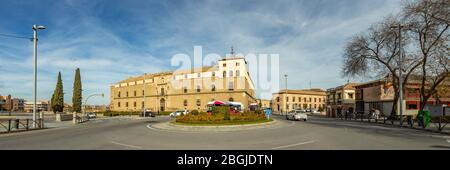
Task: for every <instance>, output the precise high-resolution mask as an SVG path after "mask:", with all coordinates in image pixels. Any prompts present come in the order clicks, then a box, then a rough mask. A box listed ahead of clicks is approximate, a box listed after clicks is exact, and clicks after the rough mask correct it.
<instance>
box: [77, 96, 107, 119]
mask: <svg viewBox="0 0 450 170" xmlns="http://www.w3.org/2000/svg"><path fill="white" fill-rule="evenodd" d="M92 96H102V97H105V94H103V93H101V94H91V95H89V96H88V97H87V98H86V100H85V101H84V115H86V106H87V102H88V100H89V98H91V97H92ZM82 117H83V115H81V117H80V118H82Z"/></svg>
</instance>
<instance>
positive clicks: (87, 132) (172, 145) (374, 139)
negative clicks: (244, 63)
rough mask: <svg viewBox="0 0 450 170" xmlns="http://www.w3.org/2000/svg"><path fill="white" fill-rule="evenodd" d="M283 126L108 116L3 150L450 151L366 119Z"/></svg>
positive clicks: (21, 136)
mask: <svg viewBox="0 0 450 170" xmlns="http://www.w3.org/2000/svg"><path fill="white" fill-rule="evenodd" d="M273 117H274V118H275V119H276V120H277V121H280V122H282V123H283V126H280V127H277V128H270V129H253V130H242V131H233V132H183V131H164V130H158V129H152V128H149V127H148V125H149V124H155V123H158V122H165V121H169V119H170V118H168V117H157V118H145V119H134V118H120V117H117V118H105V119H98V120H95V121H91V122H88V123H84V124H81V125H77V126H70V127H63V128H54V129H46V130H37V131H30V132H21V133H14V134H4V135H0V149H151V150H155V149H156V150H158V149H169V150H171V149H194V150H199V149H239V150H240V149H244V150H248V149H250V150H253V149H258V150H259V149H262V150H271V149H438V150H441V149H450V143H449V142H450V137H449V136H446V135H440V134H433V133H430V132H425V131H419V130H413V129H405V128H398V127H390V126H388V125H374V124H368V123H361V122H349V121H342V120H334V119H326V118H319V117H310V120H309V121H307V122H303V121H295V122H294V121H287V120H284V119H282V117H277V116H273Z"/></svg>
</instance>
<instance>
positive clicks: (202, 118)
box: [175, 112, 266, 124]
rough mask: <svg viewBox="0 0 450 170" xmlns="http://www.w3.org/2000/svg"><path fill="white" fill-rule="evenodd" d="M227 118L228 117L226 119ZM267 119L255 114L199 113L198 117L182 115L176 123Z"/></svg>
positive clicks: (262, 115)
mask: <svg viewBox="0 0 450 170" xmlns="http://www.w3.org/2000/svg"><path fill="white" fill-rule="evenodd" d="M226 116H228V117H227V118H226ZM264 120H266V117H265V115H264V114H257V113H254V112H248V113H240V114H230V113H229V112H228V113H227V114H224V113H219V114H211V115H209V114H207V113H199V114H198V115H193V114H187V115H181V116H178V117H177V118H176V120H175V121H176V122H180V123H195V124H199V123H205V124H208V123H219V124H220V123H230V122H252V121H264Z"/></svg>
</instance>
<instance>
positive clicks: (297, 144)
mask: <svg viewBox="0 0 450 170" xmlns="http://www.w3.org/2000/svg"><path fill="white" fill-rule="evenodd" d="M314 142H316V141H315V140H312V141H307V142H301V143H296V144H291V145H284V146H279V147H275V148H272V149H283V148H289V147H293V146H299V145H306V144H310V143H314Z"/></svg>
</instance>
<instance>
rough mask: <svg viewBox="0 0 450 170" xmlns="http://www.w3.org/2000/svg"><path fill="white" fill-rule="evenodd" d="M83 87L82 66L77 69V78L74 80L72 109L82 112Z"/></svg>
mask: <svg viewBox="0 0 450 170" xmlns="http://www.w3.org/2000/svg"><path fill="white" fill-rule="evenodd" d="M81 100H82V88H81V76H80V68H77V69H76V70H75V80H74V82H73V96H72V111H73V112H77V113H81V105H82V102H81Z"/></svg>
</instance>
